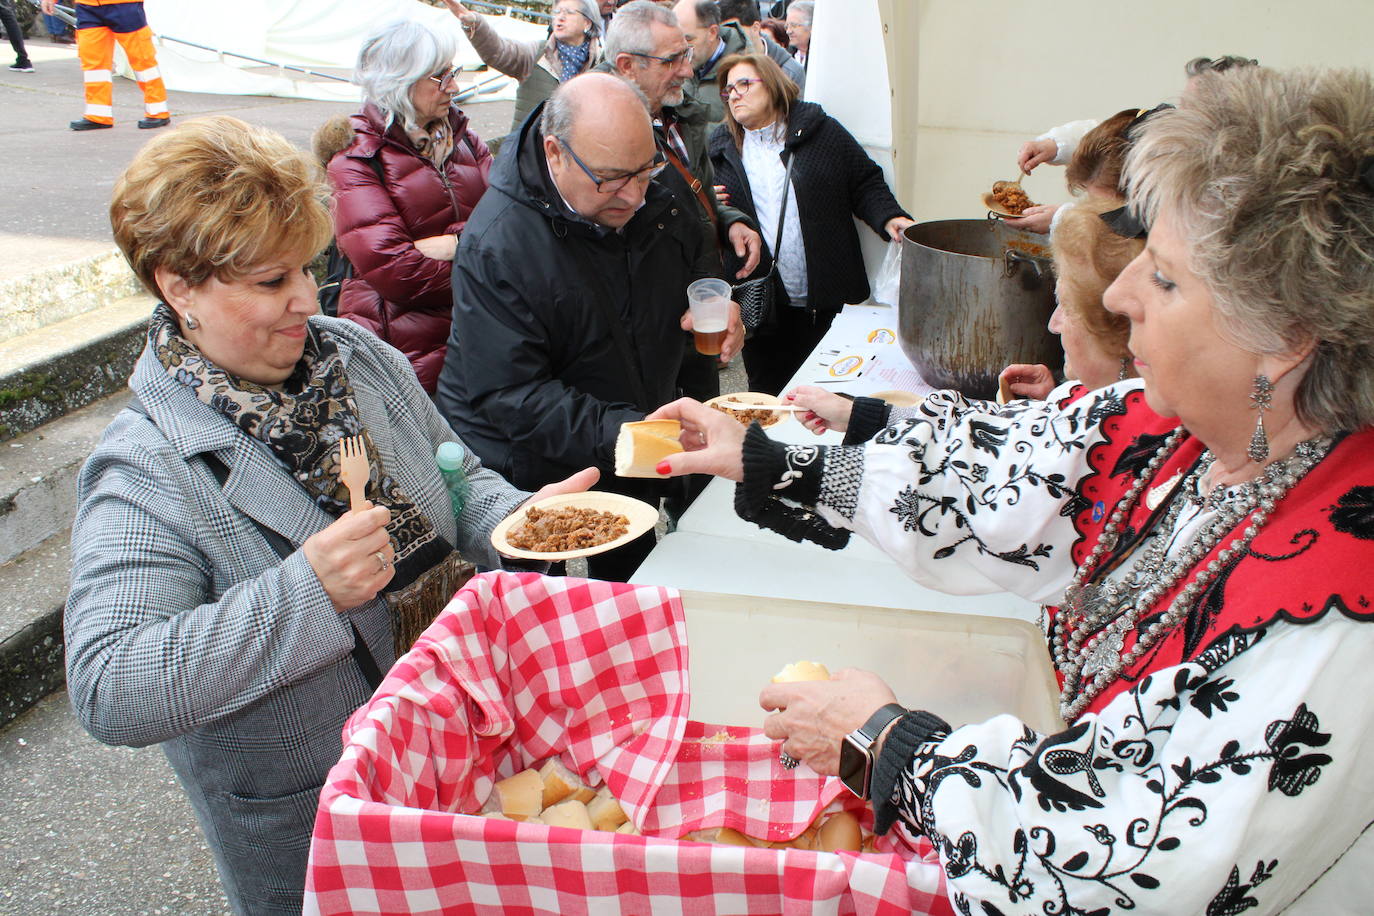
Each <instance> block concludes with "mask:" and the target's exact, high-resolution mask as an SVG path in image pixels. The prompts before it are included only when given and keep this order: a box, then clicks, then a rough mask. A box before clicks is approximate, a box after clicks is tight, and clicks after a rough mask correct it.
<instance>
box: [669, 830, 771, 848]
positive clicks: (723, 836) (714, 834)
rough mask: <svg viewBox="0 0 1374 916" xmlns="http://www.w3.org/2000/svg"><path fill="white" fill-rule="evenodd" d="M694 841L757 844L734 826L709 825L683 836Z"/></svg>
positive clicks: (740, 844) (729, 844)
mask: <svg viewBox="0 0 1374 916" xmlns="http://www.w3.org/2000/svg"><path fill="white" fill-rule="evenodd" d="M683 839H684V840H690V841H691V842H693V843H723V844H724V845H726V846H750V847H752V846H755V845H757V844H755V843H754V842H753V841H752V840H750V839H749V838H748V837H747V836H745V835H744V834H742V833H740V832H739V831H738V830H736V829H734V828H733V827H707V828H706V829H705V830H693V831H692V832H691V833H689V834H687V835H686V836H684V837H683Z"/></svg>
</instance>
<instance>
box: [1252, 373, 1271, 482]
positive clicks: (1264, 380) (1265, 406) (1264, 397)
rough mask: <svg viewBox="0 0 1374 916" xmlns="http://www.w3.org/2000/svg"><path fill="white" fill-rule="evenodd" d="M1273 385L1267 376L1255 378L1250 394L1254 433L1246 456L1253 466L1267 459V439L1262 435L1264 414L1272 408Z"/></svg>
mask: <svg viewBox="0 0 1374 916" xmlns="http://www.w3.org/2000/svg"><path fill="white" fill-rule="evenodd" d="M1273 399H1274V383H1273V382H1271V381H1269V376H1267V375H1257V376H1255V390H1254V391H1252V392H1250V403H1251V404H1252V405H1253V406H1254V408H1255V411H1256V413H1257V416H1256V417H1255V432H1254V435H1252V436H1251V437H1250V447H1249V448H1248V449H1246V454H1248V455H1249V456H1250V460H1251V461H1253V462H1255V464H1262V463H1263V462H1264V459H1266V458H1268V457H1269V437H1268V436H1266V435H1265V434H1264V412H1265V411H1266V410H1269V409H1270V408H1271V407H1273V406H1274V405H1273Z"/></svg>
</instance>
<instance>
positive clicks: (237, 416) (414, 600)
mask: <svg viewBox="0 0 1374 916" xmlns="http://www.w3.org/2000/svg"><path fill="white" fill-rule="evenodd" d="M149 340H150V342H151V343H152V346H153V350H154V352H155V353H156V354H157V358H158V360H159V361H160V362H161V363H162V365H163V366H164V367H166V369H167V372H168V374H170V375H171V376H172V378H173V379H174V380H175V381H177V382H178V383H179V384H182V385H184V386H186V387H187V388H190V389H191V390H192V391H193V392H195V395H196V397H197V398H199V399H200V400H201V401H203V402H204V403H205V404H208V405H209V406H210V407H211V408H213V409H214V410H215V411H217V412H219V413H221V414H223V415H224V416H225V417H227V418H228V419H229V420H230V421H231V422H233V423H234V424H235V425H236V426H238V427H239V429H241V430H243V431H244V432H245V433H247V434H248V435H250V436H252V437H253V438H255V439H257V440H259V441H261V442H263V443H264V444H266V445H267V447H268V448H270V449H271V450H272V453H273V454H274V455H276V457H277V459H278V460H279V461H281V463H282V464H283V465H285V466H286V467H287V469H289V470H290V471H291V474H292V476H294V477H295V478H296V481H297V482H298V483H299V484H300V485H301V486H302V487H304V488H305V490H306V492H307V493H309V494H310V496H311V498H312V499H313V500H314V502H315V504H316V505H317V506H319V507H320V508H321V509H323V510H324V511H325V512H327V513H329V514H330V515H332V516H334V517H335V518H337V517H339V516H341V515H343V514H344V513H345V512H347V511H348V508H349V501H348V488H347V487H345V486H344V485H343V482H342V481H341V480H340V479H339V442H340V440H342V439H345V438H347V437H349V436H357V435H361V436H362V437H363V438H364V440H365V441H366V443H367V457H368V481H367V498H368V499H369V500H370V501H372V503H373V504H375V505H381V506H386V507H387V508H388V509H390V510H391V523H390V524H389V525H387V533H388V534H389V535H390V536H391V546H392V547H393V548H395V550H396V559H395V565H396V573H395V575H394V576H393V578H392V579H391V581H390V582H389V583H388V584H387V585H386V586H385V588H383V589H382V592H383V595H384V597H385V598H386V600H387V603H388V605H390V606H391V609H392V613H393V624H394V627H393V629H394V632H395V634H396V645H397V654H398V655H399V654H400V653H401V652H403V651H405V650H406V649H409V648H410V644H411V643H413V642H414V640H415V637H417V636H419V634H420V632H421V631H422V630H423V629H424V627H426V626H428V625H429V623H430V621H432V620H433V619H434V616H435V615H436V614H437V613H438V612H439V611H440V610H442V609H443V607H444V605H446V604H447V603H448V601H449V599H450V598H452V596H453V592H454V591H456V590H457V585H455V584H454V583H455V582H457V583H458V584H461V580H463V579H466V578H467V576H468V575H470V574H471V567H470V565H468V564H466V563H465V562H464V561H463V560H462V559H461V558H460V557H459V555H458V554H457V552H456V551H454V549H453V548H452V546H450V545H449V543H448V541H446V540H445V539H444V538H443V537H442V536H441V535H440V534H439V533H438V532H437V531H436V530H435V529H434V525H433V524H432V523H431V522H430V520H429V519H428V518H427V517H426V516H425V514H424V513H423V512H422V511H421V510H420V508H419V506H417V505H415V503H414V502H413V501H412V500H411V498H410V497H409V496H408V495H407V494H406V492H405V491H404V490H402V489H401V486H400V484H399V483H397V481H396V480H395V478H393V477H392V476H391V475H390V474H388V473H387V471H386V468H385V467H384V466H383V465H382V462H381V457H380V456H379V455H378V453H377V449H376V447H375V446H374V445H373V444H372V438H371V436H369V435H368V432H367V429H366V428H365V427H364V426H363V424H362V422H361V421H360V420H359V419H358V412H357V408H356V406H355V404H354V399H353V388H352V386H351V385H350V384H349V381H348V376H347V375H345V374H344V370H343V360H342V358H341V357H340V356H339V351H338V349H337V348H336V347H335V346H334V343H333V341H331V340H330V339H329V338H328V337H326V336H324V335H322V334H321V333H320V332H319V331H318V330H317V329H316V328H314V327H313V326H312V327H309V329H308V331H307V333H306V338H305V352H304V353H303V354H302V356H301V360H300V362H298V363H297V364H296V368H295V369H294V370H293V371H292V373H291V375H290V377H289V378H287V379H286V381H284V382H282V384H281V385H280V386H279V387H267V386H264V385H259V384H256V383H255V382H250V381H246V380H244V379H241V378H238V377H236V376H234V375H232V374H230V373H228V372H226V371H224V370H223V369H221V368H220V367H219V366H216V365H215V364H214V363H212V362H210V360H208V359H206V358H205V356H204V354H202V353H201V352H200V350H199V349H197V348H196V347H195V345H194V344H192V343H191V342H190V341H188V340H186V338H184V337H183V336H182V335H181V331H180V329H179V327H178V326H177V323H176V319H175V316H174V314H173V312H172V310H171V308H170V307H168V306H166V305H158V307H157V308H156V309H155V310H154V311H153V317H152V321H151V324H150V328H149ZM436 602H437V605H436ZM426 614H427V615H428V616H425V615H426Z"/></svg>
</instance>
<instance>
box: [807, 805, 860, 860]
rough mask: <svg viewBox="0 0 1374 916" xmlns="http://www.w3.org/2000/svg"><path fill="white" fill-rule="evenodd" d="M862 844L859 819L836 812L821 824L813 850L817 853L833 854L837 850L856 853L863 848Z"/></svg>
mask: <svg viewBox="0 0 1374 916" xmlns="http://www.w3.org/2000/svg"><path fill="white" fill-rule="evenodd" d="M863 842H864V835H863V831H862V830H860V829H859V819H858V818H857V817H855V816H854V815H852V814H850V813H849V812H848V811H838V812H836V813H835V814H832V815H830V817H828V818H826V821H825V823H824V824H821V829H820V830H819V831H817V832H816V842H815V847H814V848H815V849H816V850H817V851H818V852H835V851H836V850H839V849H844V850H848V851H849V852H858V851H859V850H860V849H862V848H863Z"/></svg>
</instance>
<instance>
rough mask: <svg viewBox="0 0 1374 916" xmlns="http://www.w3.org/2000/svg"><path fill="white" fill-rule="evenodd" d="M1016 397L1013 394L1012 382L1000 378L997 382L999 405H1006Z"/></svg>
mask: <svg viewBox="0 0 1374 916" xmlns="http://www.w3.org/2000/svg"><path fill="white" fill-rule="evenodd" d="M1014 397H1016V395H1014V394H1012V393H1011V380H1010V379H1004V378H999V379H998V380H997V403H998V404H1005V403H1007V402H1008V401H1010V400H1012V399H1013V398H1014Z"/></svg>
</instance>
